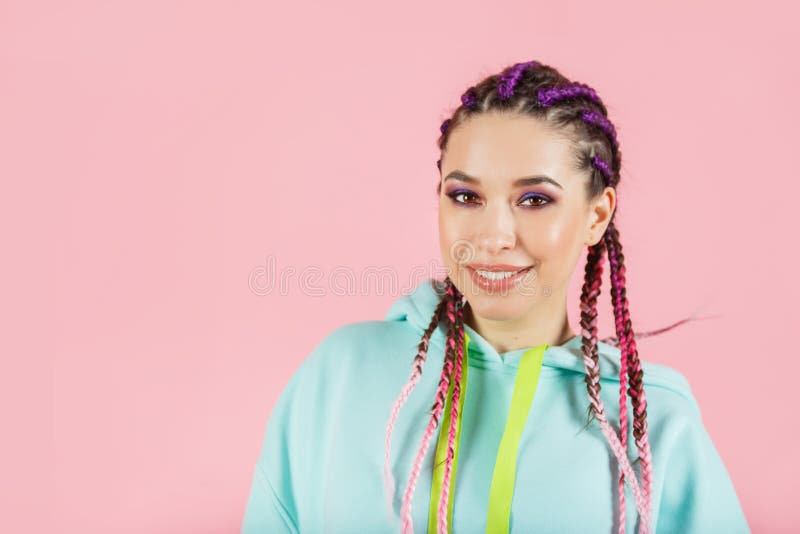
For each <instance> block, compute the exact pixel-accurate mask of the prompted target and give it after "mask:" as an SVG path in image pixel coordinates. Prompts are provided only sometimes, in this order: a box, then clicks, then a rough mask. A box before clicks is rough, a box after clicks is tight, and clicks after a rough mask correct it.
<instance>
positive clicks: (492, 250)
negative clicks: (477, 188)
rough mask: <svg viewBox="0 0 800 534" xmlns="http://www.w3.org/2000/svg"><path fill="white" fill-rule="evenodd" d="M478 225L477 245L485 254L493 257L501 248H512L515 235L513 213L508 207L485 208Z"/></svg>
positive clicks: (514, 242) (515, 238)
mask: <svg viewBox="0 0 800 534" xmlns="http://www.w3.org/2000/svg"><path fill="white" fill-rule="evenodd" d="M478 225H479V226H478V228H477V247H478V248H479V249H481V250H482V251H483V252H485V253H486V255H487V256H489V257H494V256H496V255H497V254H498V253H499V252H500V251H501V250H503V249H506V248H514V245H515V244H516V242H517V235H516V227H515V224H514V215H513V213H511V210H510V209H507V208H506V209H504V208H502V207H499V208H494V209H487V210H486V211H485V216H484V217H483V218H482V219H481V220H480V221H479V222H478Z"/></svg>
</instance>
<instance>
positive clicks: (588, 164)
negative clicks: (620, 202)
mask: <svg viewBox="0 0 800 534" xmlns="http://www.w3.org/2000/svg"><path fill="white" fill-rule="evenodd" d="M490 111H509V112H515V113H519V114H523V115H528V116H532V117H535V118H538V119H540V120H543V121H545V122H546V123H548V124H549V125H551V126H554V127H559V128H561V129H562V130H563V131H564V132H565V133H566V134H567V135H569V136H570V137H571V139H572V140H573V141H575V147H576V151H577V152H578V153H577V156H578V158H577V161H578V162H579V163H578V164H579V165H580V168H581V169H582V170H585V171H587V174H588V176H589V179H588V183H587V187H586V193H587V198H588V199H593V198H596V197H597V196H598V195H600V194H601V193H602V192H603V190H604V188H605V187H609V186H610V187H616V186H617V184H618V183H619V179H620V169H621V164H622V155H621V152H620V149H619V142H618V140H617V134H616V130H615V128H614V125H613V124H612V123H611V122H610V120H609V119H608V112H607V109H606V107H605V105H604V104H603V102H602V101H601V100H600V97H599V96H598V95H597V93H596V92H595V90H594V89H592V88H591V87H589V86H587V85H585V84H582V83H576V82H572V81H570V80H568V79H567V78H565V77H564V76H563V75H562V74H561V73H559V72H558V71H557V70H556V69H554V68H553V67H550V66H548V65H543V64H541V63H539V62H536V61H528V62H523V63H516V64H514V65H511V66H509V67H507V68H506V69H504V70H503V71H502V72H501V73H499V74H495V75H491V76H489V77H487V78H485V79H484V80H483V81H481V82H480V83H478V84H476V85H473V86H472V87H469V88H468V89H467V90H466V91H465V92H464V93H463V94H462V96H461V105H460V106H459V107H458V108H457V109H456V110H455V111H454V112H453V115H452V116H451V117H449V118H447V119H445V120H444V121H443V122H442V124H441V126H440V133H441V135H440V137H439V140H438V145H439V149H440V151H441V152H442V153H443V152H444V150H445V148H446V145H447V140H448V138H449V135H450V132H452V131H453V129H454V128H455V127H456V126H457V125H458V124H460V123H461V122H463V121H464V120H466V119H468V118H469V117H471V116H473V115H475V114H477V113H485V112H490ZM441 163H442V160H441V158H440V159H439V160H438V161H437V162H436V166H437V167H438V168H439V171H440V172H441ZM437 192H439V193H441V181H439V184H438V185H437ZM615 214H616V212H615V213H614V214H612V216H611V221H610V223H609V225H608V226H607V228H606V231H605V234H604V235H603V237H602V238H601V239H600V241H599V242H598V243H596V244H595V245H591V246H589V247H588V253H587V258H586V268H585V276H584V283H583V289H582V293H581V303H580V310H581V319H580V325H581V335H582V338H583V341H582V352H583V363H584V368H585V370H586V376H585V382H586V387H587V392H588V396H589V405H588V413H587V415H588V420H587V426H588V425H589V424H591V422H592V420H595V421H597V423H598V424H599V426H600V430H601V432H602V433H603V435H604V437H605V438H606V441H607V442H608V444H609V446H610V448H611V451H612V452H613V453H614V456H615V458H616V460H617V463H618V465H619V483H618V484H617V494H618V501H619V515H618V528H619V533H620V534H624V532H625V525H626V505H625V491H624V484H625V481H627V482H628V484H629V485H630V487H631V490H632V492H633V495H634V501H635V506H636V510H637V512H638V513H639V532H640V533H649V532H650V515H651V509H652V505H651V502H650V501H651V495H652V481H653V465H652V457H651V454H650V444H649V437H648V433H647V400H646V398H645V391H644V385H643V382H642V379H643V370H642V363H641V361H640V359H639V353H638V350H637V346H636V339H641V338H643V337H647V336H651V335H654V334H660V333H663V332H665V331H667V330H671V329H672V328H675V327H676V326H678V325H680V324H682V323H684V322H686V321H689V320H692V319H694V317H689V318H687V319H684V320H682V321H680V322H678V323H675V324H673V325H670V326H669V327H666V328H663V329H660V330H655V331H649V332H634V331H633V327H632V324H631V319H630V313H629V310H628V308H629V306H628V299H627V293H626V282H625V264H624V256H623V254H622V245H621V242H620V238H619V231H618V230H617V227H616V224H615V220H614V219H615ZM604 255H607V256H608V260H609V265H610V279H611V301H612V306H613V312H614V322H615V330H616V337H609V338H605V339H603V340H602V341H604V342H608V343H609V344H611V345H614V346H617V347H619V349H620V369H619V382H620V396H619V409H620V426H619V429H618V431H615V430H614V429H613V428H612V426H611V423H610V422H609V419H608V415H607V413H606V409H605V406H604V404H603V402H602V400H601V397H600V360H599V356H598V348H597V343H598V337H597V298H598V296H599V294H600V292H601V285H602V274H603V261H604ZM464 305H465V299H464V297H463V296H462V295H461V294H460V293H459V291H458V290H457V289H456V287H455V285H454V284H453V282H452V280H451V279H450V278H449V277H447V278H446V279H445V281H444V291H443V294H442V295H441V300H440V302H439V305H438V306H437V308H436V311H435V312H434V316H433V318H432V319H431V323H430V325H429V326H428V328H427V330H426V331H425V333H424V334H423V337H422V341H421V342H420V344H419V347H418V350H417V356H416V357H415V358H414V363H413V367H412V372H411V377H410V378H409V380H408V383H407V384H406V385H405V386H404V387H403V389H402V391H401V393H400V396H399V397H398V398H397V400H396V401H395V403H394V405H393V407H392V413H391V417H390V419H389V424H388V426H387V429H386V442H385V445H386V451H385V463H384V482H385V483H386V494H387V496H388V499H389V500H388V504H389V513H390V516H391V515H392V513H393V512H392V503H393V499H394V479H393V477H392V475H391V471H390V447H389V445H390V441H391V434H392V430H393V428H394V424H395V421H396V419H397V416H398V413H399V411H400V409H401V408H402V406H403V404H405V402H406V400H407V399H408V397H409V395H410V393H411V391H412V390H413V389H414V386H415V385H416V384H417V382H418V381H419V378H420V375H421V374H422V367H423V365H424V363H425V360H426V357H427V350H428V342H429V340H430V336H431V335H432V333H433V332H434V330H435V329H436V328H437V326H438V324H439V322H440V321H442V320H444V321H445V324H446V332H447V338H446V341H445V358H444V365H443V367H442V371H441V376H440V380H439V387H438V389H437V392H436V396H435V402H434V404H433V406H432V407H431V416H430V420H429V422H428V426H427V428H426V430H425V433H424V435H423V438H422V443H421V445H420V448H419V450H418V452H417V455H416V457H415V459H414V462H413V465H412V468H411V473H410V474H409V479H408V486H407V488H406V491H405V494H404V496H403V504H402V507H401V524H402V532H403V533H404V534H406V533H413V525H412V519H411V501H412V497H413V495H414V490H415V487H416V483H417V479H418V477H419V473H420V470H421V469H422V463H423V459H424V457H425V454H426V452H427V450H428V447H429V445H430V441H431V438H432V437H433V435H434V432H435V430H436V428H437V427H438V425H439V421H440V418H441V416H442V413H443V411H444V407H445V405H446V397H447V394H448V388H449V386H450V381H451V380H452V381H453V398H452V399H451V402H452V411H451V417H450V427H449V428H448V451H447V456H446V459H445V469H444V473H443V486H442V494H441V496H440V501H439V504H438V514H437V525H438V531H439V533H441V534H444V533H446V532H447V531H448V526H447V520H448V518H447V512H448V504H449V499H450V498H452V488H451V487H450V485H451V470H452V463H453V458H454V444H455V440H454V437H455V428H456V422H457V420H458V418H459V417H460V416H461V414H459V413H458V409H457V407H458V399H459V396H460V394H461V380H462V366H463V357H464V353H463V352H464V323H463V320H464V319H463V317H464V316H463V306H464ZM628 396H630V398H631V404H632V406H633V436H634V441H635V442H636V447H637V450H638V455H639V457H638V460H637V462H638V465H639V470H640V473H641V474H640V476H641V483H640V482H639V480H638V479H637V476H636V473H635V472H634V469H633V464H632V463H631V461H630V460H629V458H628V454H627V437H628V409H627V408H628V406H627V397H628ZM637 462H634V463H637Z"/></svg>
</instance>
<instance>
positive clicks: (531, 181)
mask: <svg viewBox="0 0 800 534" xmlns="http://www.w3.org/2000/svg"><path fill="white" fill-rule="evenodd" d="M450 179H455V180H461V181H462V182H467V183H470V184H480V183H481V181H480V180H479V179H478V178H475V177H474V176H470V175H469V174H467V173H465V172H462V171H458V170H455V171H452V172H451V173H450V174H448V175H447V177H445V179H444V181H445V182H446V181H447V180H450ZM541 183H548V184H553V185H554V186H556V187H558V188H559V189H562V190H563V189H564V188H563V187H562V186H561V184H560V183H558V182H556V181H555V180H553V179H552V178H550V177H549V176H545V175H543V174H537V175H535V176H526V177H524V178H518V179H516V180H514V186H515V187H519V186H524V185H536V184H541Z"/></svg>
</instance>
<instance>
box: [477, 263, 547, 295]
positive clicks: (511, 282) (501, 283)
mask: <svg viewBox="0 0 800 534" xmlns="http://www.w3.org/2000/svg"><path fill="white" fill-rule="evenodd" d="M473 265H474V264H471V265H468V266H467V271H469V274H470V277H471V278H472V281H473V282H474V283H475V285H477V286H478V287H480V288H481V289H484V290H486V291H490V292H495V291H508V290H511V289H514V288H515V287H517V286H518V285H519V283H520V282H521V281H522V279H523V278H525V275H526V274H527V273H528V271H530V270H531V269H532V268H533V266H530V267H525V268H523V269H521V270H519V271H518V272H516V273H515V274H514V275H512V276H509V277H507V278H500V279H498V280H490V279H489V278H485V277H483V276H481V275H479V274H478V271H477V270H476V269H475V268H474V267H473ZM492 267H494V269H483V268H481V269H480V270H482V271H484V270H486V271H492V272H514V270H516V269H519V267H515V266H513V265H509V266H506V267H507V268H506V269H498V268H497V267H498V266H497V265H494V266H492ZM508 267H511V268H510V269H509V268H508Z"/></svg>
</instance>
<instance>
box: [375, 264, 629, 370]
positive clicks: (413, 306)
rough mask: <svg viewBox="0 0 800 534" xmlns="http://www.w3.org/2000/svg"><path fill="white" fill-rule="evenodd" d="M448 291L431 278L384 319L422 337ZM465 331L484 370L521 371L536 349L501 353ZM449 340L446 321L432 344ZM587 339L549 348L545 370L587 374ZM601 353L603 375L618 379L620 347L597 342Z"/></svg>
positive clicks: (473, 356)
mask: <svg viewBox="0 0 800 534" xmlns="http://www.w3.org/2000/svg"><path fill="white" fill-rule="evenodd" d="M443 291H444V283H443V282H441V281H439V280H435V279H433V278H429V279H427V280H425V281H423V282H422V283H420V284H419V285H417V286H416V287H415V288H414V289H413V290H412V291H411V293H409V294H407V295H404V296H401V297H400V298H398V299H397V300H396V301H395V302H394V303H393V304H392V305H391V307H390V308H389V311H388V312H387V313H386V317H385V318H384V320H386V321H404V322H406V323H407V324H408V326H409V327H410V328H412V329H413V330H414V331H415V332H416V333H417V334H419V336H420V338H421V337H422V334H423V333H424V332H425V330H426V329H427V328H428V325H429V324H430V322H431V318H432V317H433V312H434V311H435V310H436V306H437V305H438V304H439V299H440V298H441V295H442V294H443ZM464 330H465V331H466V332H467V333H468V334H469V337H470V343H469V357H470V360H471V361H476V360H477V361H481V362H483V365H482V366H484V367H489V368H518V367H519V363H520V361H521V359H522V356H523V354H524V353H525V352H527V351H528V350H530V349H531V348H533V347H526V348H523V349H517V350H512V351H508V352H504V353H499V352H497V350H496V349H495V348H494V347H493V346H492V345H491V343H489V342H488V341H486V339H484V337H483V336H481V335H480V334H479V333H478V332H476V331H475V330H474V329H473V328H472V327H471V326H469V325H468V324H464ZM446 337H447V332H446V328H445V325H444V322H441V323H440V324H439V326H438V327H437V328H436V330H435V331H434V332H433V334H432V335H431V339H430V343H429V344H430V345H433V346H437V347H439V348H441V349H443V348H444V342H445V339H446ZM582 339H583V336H581V335H576V336H575V337H573V338H571V339H570V340H568V341H567V342H565V343H563V344H562V345H551V346H548V347H547V350H545V353H544V359H543V361H542V366H543V371H545V372H548V371H547V370H548V369H549V370H551V371H557V370H559V369H563V370H570V371H575V372H578V373H583V372H585V367H584V364H583V350H582ZM597 351H598V355H599V357H600V359H601V360H606V361H601V366H600V369H601V373H600V374H601V376H614V373H615V372H616V373H618V372H619V359H620V358H619V354H620V351H619V348H617V347H614V346H612V345H608V344H606V343H603V342H602V341H598V342H597Z"/></svg>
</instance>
